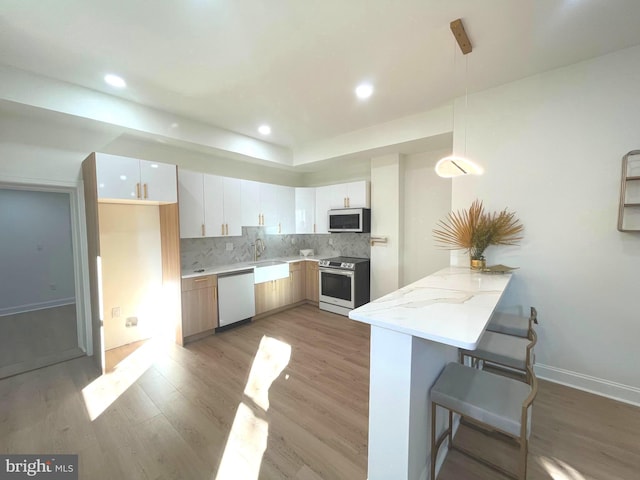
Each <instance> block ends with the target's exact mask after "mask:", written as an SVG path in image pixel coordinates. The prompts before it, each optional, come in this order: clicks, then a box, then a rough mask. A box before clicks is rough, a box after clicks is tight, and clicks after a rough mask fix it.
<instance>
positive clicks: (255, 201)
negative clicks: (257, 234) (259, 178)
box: [240, 180, 262, 227]
mask: <svg viewBox="0 0 640 480" xmlns="http://www.w3.org/2000/svg"><path fill="white" fill-rule="evenodd" d="M240 191H241V196H242V225H243V226H245V227H257V226H259V225H262V215H261V212H260V183H259V182H254V181H253V180H240Z"/></svg>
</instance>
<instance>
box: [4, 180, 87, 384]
mask: <svg viewBox="0 0 640 480" xmlns="http://www.w3.org/2000/svg"><path fill="white" fill-rule="evenodd" d="M74 195H75V189H73V188H58V187H51V188H49V187H46V186H43V187H39V186H22V185H12V184H11V185H7V184H0V245H2V248H1V249H0V271H2V273H3V274H2V276H1V277H0V378H4V377H8V376H11V375H16V374H19V373H23V372H27V371H30V370H34V369H37V368H42V367H45V366H48V365H52V364H54V363H58V362H61V361H65V360H70V359H72V358H76V357H80V356H83V355H86V354H87V352H86V348H85V339H86V335H87V332H86V327H85V322H84V318H85V316H84V314H83V305H84V301H83V298H82V287H81V278H79V277H81V274H80V272H81V265H80V263H81V262H79V261H78V259H79V249H80V245H79V241H78V240H79V235H78V227H79V225H78V222H77V215H74V214H76V213H77V212H76V210H77V205H74V200H75V198H74Z"/></svg>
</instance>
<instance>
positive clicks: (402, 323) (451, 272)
mask: <svg viewBox="0 0 640 480" xmlns="http://www.w3.org/2000/svg"><path fill="white" fill-rule="evenodd" d="M511 277H512V274H510V273H508V274H502V275H496V274H487V273H479V272H474V271H472V270H470V269H469V268H468V267H447V268H444V269H442V270H440V271H438V272H436V273H434V274H432V275H429V276H428V277H424V278H423V279H421V280H418V281H417V282H414V283H412V284H410V285H407V286H406V287H403V288H401V289H400V290H397V291H395V292H392V293H390V294H388V295H385V296H383V297H381V298H379V299H377V300H375V301H373V302H371V303H368V304H366V305H363V306H361V307H359V308H356V309H355V310H352V311H351V312H350V313H349V318H350V319H352V320H356V321H359V322H363V323H368V324H370V325H373V326H377V327H382V328H387V329H389V330H394V331H397V332H401V333H406V334H408V335H413V336H415V337H420V338H424V339H427V340H431V341H434V342H439V343H443V344H446V345H451V346H454V347H459V348H465V349H468V350H474V349H475V348H476V347H477V344H478V341H479V340H480V337H481V336H482V333H483V332H484V330H485V328H486V326H487V324H488V323H489V318H490V317H491V314H492V313H493V310H494V309H495V307H496V305H497V303H498V301H499V300H500V297H501V296H502V294H503V292H504V291H505V289H506V288H507V285H509V281H510V280H511Z"/></svg>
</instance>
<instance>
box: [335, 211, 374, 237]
mask: <svg viewBox="0 0 640 480" xmlns="http://www.w3.org/2000/svg"><path fill="white" fill-rule="evenodd" d="M327 224H328V225H329V228H328V230H329V232H331V233H338V232H357V233H370V232H371V209H369V208H337V209H335V210H329V219H328V223H327Z"/></svg>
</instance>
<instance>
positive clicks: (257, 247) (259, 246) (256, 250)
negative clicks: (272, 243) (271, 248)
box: [251, 238, 267, 262]
mask: <svg viewBox="0 0 640 480" xmlns="http://www.w3.org/2000/svg"><path fill="white" fill-rule="evenodd" d="M251 246H252V247H253V261H254V262H257V261H258V258H260V256H261V255H262V254H263V253H264V251H265V250H266V248H267V247H265V246H264V242H263V241H262V239H261V238H256V241H255V243H252V244H251Z"/></svg>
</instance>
